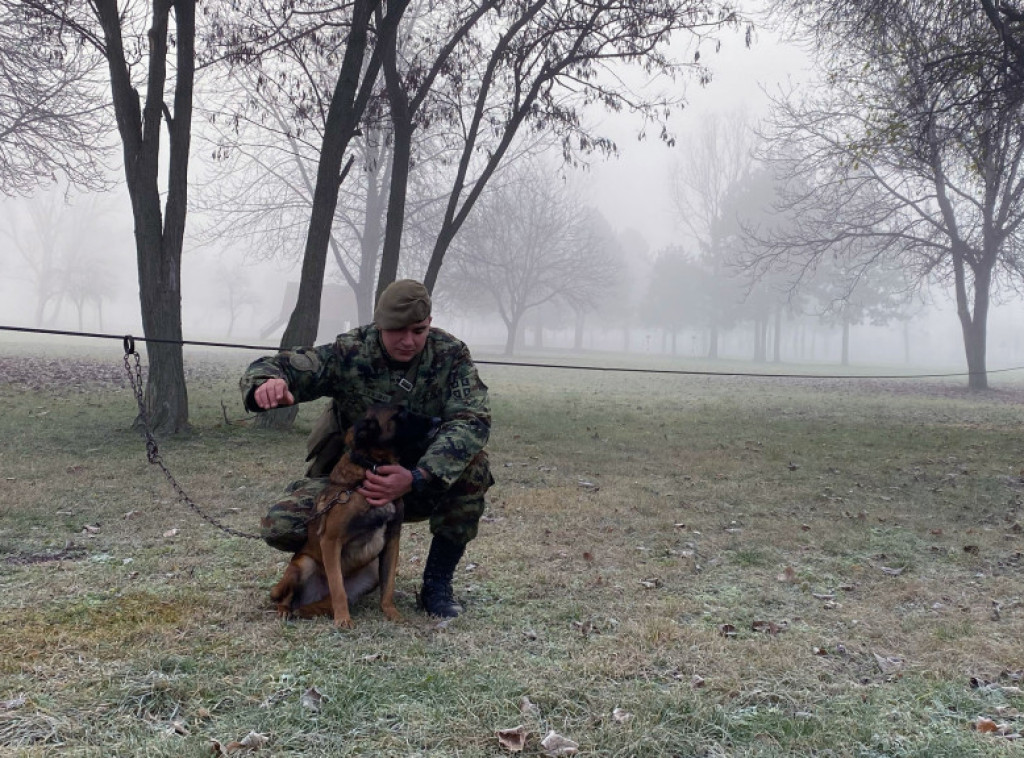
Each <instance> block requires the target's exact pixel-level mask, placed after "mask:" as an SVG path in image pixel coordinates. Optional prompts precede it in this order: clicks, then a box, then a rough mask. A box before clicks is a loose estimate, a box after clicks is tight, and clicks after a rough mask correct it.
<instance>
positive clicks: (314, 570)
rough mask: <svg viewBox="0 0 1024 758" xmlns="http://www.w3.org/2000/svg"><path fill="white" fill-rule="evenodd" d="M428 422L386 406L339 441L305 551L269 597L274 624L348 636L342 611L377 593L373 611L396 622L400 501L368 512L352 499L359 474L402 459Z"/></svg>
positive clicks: (374, 409) (419, 441)
mask: <svg viewBox="0 0 1024 758" xmlns="http://www.w3.org/2000/svg"><path fill="white" fill-rule="evenodd" d="M431 424H432V420H431V419H430V418H427V417H424V416H420V415H418V414H415V413H412V412H410V411H409V410H407V409H405V408H402V407H398V406H393V405H373V406H371V407H370V408H369V410H367V412H366V415H365V416H363V418H361V419H360V420H359V421H357V422H356V423H355V424H354V425H353V426H352V428H351V429H349V430H348V432H347V433H346V435H345V452H344V454H343V455H342V456H341V459H340V460H339V461H338V462H337V463H336V464H335V466H334V468H333V470H332V471H331V482H330V484H329V485H328V487H327V489H326V490H324V492H323V494H321V495H320V497H319V498H318V499H317V502H316V513H318V514H323V515H322V516H320V518H314V519H312V520H311V521H310V522H309V526H308V527H307V530H308V531H307V538H306V544H305V545H304V546H303V547H302V549H301V550H299V551H298V552H297V553H295V555H294V556H293V557H292V559H291V562H290V563H289V564H288V568H287V569H285V572H284V576H283V577H281V581H279V582H278V583H277V584H276V585H275V586H274V588H273V589H272V590H271V592H270V599H271V600H273V601H274V602H275V603H277V612H278V615H280V616H293V615H294V616H298V617H300V618H313V617H315V616H327V615H333V616H334V625H335V626H336V627H338V628H345V629H351V628H352V618H351V616H350V615H349V603H354V602H355V601H356V600H358V599H359V598H360V597H362V596H363V595H365V594H366V593H367V592H369V591H370V590H372V589H373V588H374V587H376V586H378V585H379V586H380V609H381V611H383V612H384V615H385V616H387V617H388V618H389V619H391V620H392V621H398V619H399V614H398V609H397V608H395V602H394V594H395V571H396V568H397V566H398V541H399V536H400V534H401V529H402V516H403V507H402V501H401V499H399V500H397V501H395V502H391V503H388V504H387V505H382V506H373V505H370V504H369V503H367V502H366V499H365V498H364V497H363V496H362V495H360V494H359V493H358V492H356V488H357V487H359V486H360V484H362V481H363V478H364V477H365V475H366V470H367V469H373V468H374V467H375V466H380V465H384V464H389V463H396V462H398V460H399V457H400V455H401V454H402V452H403V451H405V450H408V449H409V448H410V447H413V446H415V445H417V444H422V443H423V442H424V441H425V439H426V437H427V435H428V434H429V432H430V430H431Z"/></svg>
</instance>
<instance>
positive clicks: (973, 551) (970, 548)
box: [964, 545, 981, 555]
mask: <svg viewBox="0 0 1024 758" xmlns="http://www.w3.org/2000/svg"><path fill="white" fill-rule="evenodd" d="M964 552H965V553H969V554H970V555H977V554H978V553H980V552H981V548H980V547H978V546H977V545H964Z"/></svg>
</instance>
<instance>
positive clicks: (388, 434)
mask: <svg viewBox="0 0 1024 758" xmlns="http://www.w3.org/2000/svg"><path fill="white" fill-rule="evenodd" d="M389 414H390V421H388V422H386V423H385V424H384V426H382V425H381V421H380V419H382V418H383V419H387V418H388V416H389ZM440 421H441V420H440V419H437V418H432V417H430V416H425V415H423V414H422V413H415V412H414V411H410V410H409V409H408V408H405V407H399V408H393V407H392V406H386V405H374V406H371V407H370V408H369V410H367V412H366V415H365V416H363V418H361V419H359V420H358V421H356V423H355V424H354V426H353V429H352V432H353V438H354V439H353V442H354V443H355V447H356V449H357V450H364V451H369V450H371V449H372V448H382V447H386V448H388V449H389V450H391V451H392V452H394V453H395V455H397V456H398V458H399V460H400V461H402V463H403V465H410V464H409V463H407V461H408V460H409V459H410V458H411V459H412V461H413V462H415V461H416V460H418V459H419V457H420V456H421V455H422V454H423V452H424V451H425V450H426V448H427V445H428V444H429V443H430V439H431V438H432V436H433V435H434V434H436V433H437V429H438V427H439V426H440Z"/></svg>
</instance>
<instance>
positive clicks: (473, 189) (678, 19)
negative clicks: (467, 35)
mask: <svg viewBox="0 0 1024 758" xmlns="http://www.w3.org/2000/svg"><path fill="white" fill-rule="evenodd" d="M496 10H498V11H500V12H499V13H498V14H497V15H495V16H494V17H493V18H492V19H491V23H490V24H489V25H487V26H485V27H482V29H483V32H484V33H483V34H482V35H481V36H479V37H474V38H472V39H470V40H468V43H467V44H469V45H470V46H471V50H472V51H475V52H476V53H477V54H475V55H467V56H465V57H464V60H465V61H468V62H469V63H470V64H472V65H471V66H470V67H469V68H466V69H460V68H455V69H454V70H453V71H452V72H451V78H450V80H449V81H450V86H449V87H448V88H447V89H446V90H445V97H446V98H448V101H449V105H448V108H449V109H450V111H451V113H452V118H453V122H454V123H457V124H459V125H460V129H461V152H460V155H459V158H458V161H457V163H456V166H455V174H454V178H453V180H452V183H451V190H450V192H449V193H448V200H447V206H446V208H445V211H444V216H443V220H442V224H441V228H440V230H439V232H438V235H437V239H436V241H435V243H434V246H433V250H432V252H431V256H430V262H429V264H428V266H427V271H426V274H425V276H424V282H425V284H426V285H427V287H428V288H433V286H434V284H435V283H436V281H437V277H438V274H439V272H440V270H441V265H442V263H443V262H444V257H445V254H446V252H447V250H448V248H449V247H450V245H451V244H452V242H453V240H454V239H455V236H456V234H458V232H459V229H460V228H461V227H462V225H463V224H464V223H465V222H466V219H467V218H468V216H469V213H470V212H471V210H472V208H473V206H474V204H475V202H476V201H477V199H478V198H479V197H480V194H481V193H482V191H483V189H484V187H485V186H486V184H487V182H488V181H489V179H490V178H491V176H493V174H494V172H495V171H496V170H497V168H498V166H499V165H500V164H501V162H502V160H503V159H504V157H505V155H506V153H507V151H508V150H509V148H510V147H511V146H512V145H513V144H514V142H515V139H516V136H517V134H518V133H519V131H520V129H521V128H523V127H524V126H525V125H530V126H529V128H532V129H537V130H546V131H550V132H551V133H553V134H555V135H557V136H558V137H559V138H560V140H561V144H562V150H563V155H564V156H565V157H566V159H567V160H572V159H573V156H576V155H579V154H580V152H583V153H586V152H590V151H594V150H598V151H603V152H605V153H607V154H611V153H614V152H615V149H616V148H615V144H614V143H613V142H612V141H611V140H610V139H608V138H607V137H603V136H601V135H600V134H599V133H597V132H595V131H593V130H591V129H590V128H588V126H587V122H586V120H585V119H584V117H583V112H584V111H585V110H586V109H587V108H588V107H589V106H591V105H595V104H599V105H603V106H604V107H606V108H608V109H609V110H612V111H620V110H623V109H628V110H630V111H632V112H634V113H636V114H637V116H638V120H640V121H641V122H642V123H644V124H650V123H653V124H655V125H656V127H657V128H658V129H659V130H660V135H661V137H662V138H663V139H665V140H667V141H669V142H671V141H672V137H671V135H670V134H669V133H668V131H667V129H666V127H665V125H664V121H663V118H664V117H665V115H666V114H667V113H668V112H669V111H671V110H672V108H673V107H674V106H676V105H678V104H680V103H681V101H682V97H681V96H680V95H679V92H678V90H676V91H675V92H673V93H668V94H666V93H664V92H662V93H659V94H655V95H652V96H650V97H645V96H643V95H641V94H639V93H638V92H637V91H635V90H634V89H632V88H630V87H629V86H628V85H626V84H625V83H624V81H623V79H622V77H621V76H620V75H619V73H618V72H616V71H614V70H612V69H613V67H614V66H622V65H626V66H629V65H633V66H636V67H638V68H641V69H642V70H644V71H646V72H647V73H648V74H649V75H650V76H651V77H652V78H656V77H658V76H663V77H666V78H669V79H671V78H673V77H675V75H676V74H678V73H679V72H680V71H683V70H692V71H695V72H696V73H697V76H698V77H700V78H701V79H702V80H704V81H706V80H707V79H708V78H709V75H708V72H707V70H706V69H705V68H703V66H701V65H700V64H698V63H696V60H697V59H699V54H698V55H695V56H694V58H692V59H690V61H689V62H686V63H682V62H680V61H678V60H675V59H674V58H673V57H672V56H671V55H670V53H669V48H668V45H669V41H670V40H672V41H673V42H677V39H676V38H675V37H674V36H673V35H678V34H679V33H683V34H685V35H687V38H688V40H689V41H690V42H691V43H695V44H696V43H699V42H700V41H701V40H703V39H705V38H706V37H707V36H708V35H711V34H714V33H716V32H718V31H720V30H721V29H722V28H723V27H725V26H728V25H737V24H738V23H739V17H738V16H737V15H736V13H735V12H734V11H733V10H731V9H730V8H729V7H728V6H727V5H725V4H722V3H718V2H716V1H715V0H685V2H678V1H676V0H651V1H649V2H643V3H638V2H632V1H631V0H596V1H595V2H590V3H579V2H576V1H575V0H517V2H513V3H502V4H499V5H498V6H497V9H496ZM690 50H691V52H692V50H693V47H691V48H690ZM483 51H490V52H489V53H488V54H485V55H480V54H479V53H480V52H483ZM698 53H699V51H698ZM378 286H380V283H378Z"/></svg>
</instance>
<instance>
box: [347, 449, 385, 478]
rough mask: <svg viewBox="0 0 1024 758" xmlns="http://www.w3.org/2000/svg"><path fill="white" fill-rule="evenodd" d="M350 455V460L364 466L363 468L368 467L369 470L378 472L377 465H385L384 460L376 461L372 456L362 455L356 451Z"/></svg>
mask: <svg viewBox="0 0 1024 758" xmlns="http://www.w3.org/2000/svg"><path fill="white" fill-rule="evenodd" d="M348 457H349V460H350V461H352V462H353V463H354V464H356V465H357V466H362V467H363V468H365V469H368V470H369V471H372V472H373V473H375V474H376V473H377V467H378V466H383V465H384V463H385V462H384V461H375V460H373V459H372V458H369V457H367V456H365V455H360V454H359V453H357V452H355V451H352V452H351V453H349V455H348Z"/></svg>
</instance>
